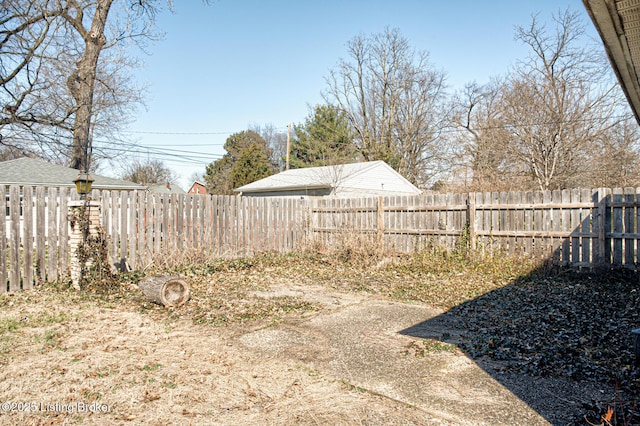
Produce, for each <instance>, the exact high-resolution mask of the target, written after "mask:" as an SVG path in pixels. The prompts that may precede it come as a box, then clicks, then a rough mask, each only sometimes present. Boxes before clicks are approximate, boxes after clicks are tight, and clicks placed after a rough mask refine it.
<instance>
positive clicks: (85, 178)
mask: <svg viewBox="0 0 640 426" xmlns="http://www.w3.org/2000/svg"><path fill="white" fill-rule="evenodd" d="M73 183H75V184H76V191H77V192H78V195H80V198H82V199H86V198H87V194H88V193H90V192H91V185H92V184H93V178H92V177H91V175H90V174H89V173H87V172H80V173H78V176H77V177H76V178H75V179H74V180H73Z"/></svg>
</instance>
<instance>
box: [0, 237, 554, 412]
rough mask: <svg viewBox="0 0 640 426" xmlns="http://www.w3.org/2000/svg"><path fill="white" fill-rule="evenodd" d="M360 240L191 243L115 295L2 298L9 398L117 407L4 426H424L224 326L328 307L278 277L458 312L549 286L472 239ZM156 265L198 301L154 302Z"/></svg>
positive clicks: (60, 292)
mask: <svg viewBox="0 0 640 426" xmlns="http://www.w3.org/2000/svg"><path fill="white" fill-rule="evenodd" d="M351 237H352V236H349V235H344V236H342V237H341V238H342V240H341V244H338V245H336V246H335V248H333V249H331V250H330V249H327V248H325V247H316V248H318V249H320V250H319V251H311V250H307V251H301V252H298V253H292V254H275V253H263V254H260V255H256V256H253V257H250V258H235V259H232V258H220V257H216V258H213V257H210V256H208V255H206V254H205V253H202V252H190V253H181V254H180V255H174V256H173V257H164V258H162V259H155V261H154V263H153V264H152V265H151V267H149V268H148V269H147V270H145V271H141V272H133V273H128V274H121V275H120V277H119V278H120V284H119V286H118V287H117V288H114V289H107V290H106V291H94V292H77V291H74V290H72V289H70V288H69V286H68V285H67V284H66V283H58V284H57V285H52V286H47V287H41V288H38V289H36V290H34V291H31V292H24V293H18V294H12V295H0V309H1V310H2V315H0V365H1V366H2V370H1V371H2V372H1V373H0V402H3V401H9V400H13V401H17V400H22V401H41V402H67V403H70V402H74V401H75V402H78V401H83V402H91V401H98V402H108V403H109V405H110V410H111V411H110V413H109V414H108V415H107V416H104V415H103V416H98V415H91V414H88V415H82V416H78V415H76V416H71V415H70V414H69V413H66V414H65V413H54V412H49V413H44V414H41V415H39V416H38V417H32V416H28V415H26V414H25V413H17V412H14V413H13V414H12V417H9V418H7V417H5V418H0V424H17V423H23V424H55V423H65V422H67V423H68V422H71V421H73V422H79V423H87V424H114V423H116V424H117V423H127V422H133V423H132V424H139V423H146V424H175V423H176V422H177V423H189V422H192V423H193V424H212V423H216V422H220V423H227V424H233V423H238V422H241V423H244V424H251V421H255V422H265V421H268V422H270V423H272V424H291V423H298V424H317V423H318V422H320V423H334V424H338V423H339V424H361V423H365V424H366V423H373V424H381V422H382V419H384V420H385V421H390V422H391V423H393V422H394V421H395V422H396V423H397V424H403V423H406V424H412V423H414V421H415V423H419V421H417V420H416V417H415V416H414V417H412V416H413V414H411V413H410V412H409V411H403V410H404V409H402V410H399V411H397V410H398V408H397V407H392V406H387V405H385V404H386V403H385V402H384V401H381V400H379V399H377V398H378V397H375V396H373V395H368V394H363V393H362V392H358V391H357V389H355V390H354V389H350V388H349V387H348V386H345V385H344V384H341V383H336V382H333V381H331V380H328V379H326V378H325V377H322V376H321V375H319V374H318V373H317V372H313V371H308V370H303V369H302V370H301V369H300V366H299V365H292V364H287V363H286V362H283V361H277V360H272V359H259V360H256V359H255V358H254V357H251V356H249V355H247V354H245V353H244V352H243V350H242V349H241V348H236V347H233V346H229V344H230V343H229V342H228V341H227V340H225V337H224V336H225V334H223V333H222V331H223V330H224V331H228V330H229V329H238V330H241V329H245V330H246V329H247V328H252V327H257V326H259V325H262V326H264V325H268V324H275V323H278V322H280V321H283V320H285V319H287V318H291V317H299V316H304V315H312V314H314V313H315V312H318V311H322V310H323V309H325V306H323V305H322V304H320V303H316V302H311V301H309V300H307V299H305V298H303V297H300V296H297V295H282V296H270V297H266V296H261V294H262V293H266V292H267V291H268V290H269V289H270V288H271V287H272V286H273V285H275V284H278V285H279V286H281V287H287V286H288V285H296V286H302V287H304V286H305V285H308V286H323V287H325V288H328V289H330V290H331V291H338V292H365V293H367V294H373V295H376V296H378V297H386V298H392V299H396V300H403V301H413V302H421V303H425V304H429V305H432V306H436V307H439V308H442V309H443V310H449V309H451V308H453V307H456V306H460V305H464V304H465V302H469V301H472V300H476V299H478V298H479V297H480V296H482V295H487V294H489V293H491V292H493V291H495V290H497V289H503V288H505V287H506V286H509V285H517V284H518V283H521V282H524V283H525V284H527V286H529V287H530V288H531V289H532V291H534V292H535V288H536V286H535V282H536V280H537V279H538V278H536V277H537V271H538V269H539V268H540V265H539V264H538V263H536V262H535V261H533V260H531V259H526V258H524V259H523V258H513V257H509V256H502V255H487V256H478V255H476V254H473V253H470V252H469V251H468V250H466V248H465V247H464V246H460V247H458V248H457V249H456V250H452V251H440V250H437V249H433V248H430V249H425V250H423V251H421V252H418V253H415V254H414V255H412V256H398V257H384V256H382V255H381V254H380V251H379V250H378V248H377V242H376V241H374V240H373V239H371V238H369V237H363V238H361V239H357V238H356V239H354V238H351ZM150 274H171V275H173V274H179V275H181V276H183V277H185V278H186V279H187V281H188V283H189V285H190V286H191V293H192V300H191V301H190V302H189V303H187V304H186V305H184V306H182V307H180V308H175V309H165V308H162V307H159V306H157V305H155V304H152V303H149V302H146V301H144V300H143V298H142V295H141V294H140V293H139V291H138V290H137V287H136V286H135V284H136V283H137V282H138V281H139V280H140V279H142V278H143V277H144V275H150ZM561 280H562V278H561ZM525 287H526V286H525ZM481 326H484V325H482V324H479V325H478V327H481ZM221 327H224V328H221ZM454 350H458V349H456V348H455V347H453V346H452V345H448V344H441V343H440V342H437V341H426V343H423V344H416V345H413V346H411V347H407V351H406V354H407V355H413V356H416V357H422V356H428V354H429V353H431V352H438V351H454ZM532 374H535V372H533V373H532ZM212 393H214V394H215V395H216V398H217V399H216V401H215V403H214V404H213V405H212V403H211V394H212ZM370 404H376V405H375V406H376V407H377V408H376V410H371V409H370V406H371V405H370ZM310 407H313V408H310ZM394 410H396V411H394ZM381 413H385V416H383V417H382V418H380V417H376V416H380V415H381ZM394 413H395V414H394ZM372 416H373V417H372ZM394 416H395V417H394Z"/></svg>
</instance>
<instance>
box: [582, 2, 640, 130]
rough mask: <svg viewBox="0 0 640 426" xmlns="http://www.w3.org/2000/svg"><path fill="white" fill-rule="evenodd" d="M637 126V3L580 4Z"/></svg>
mask: <svg viewBox="0 0 640 426" xmlns="http://www.w3.org/2000/svg"><path fill="white" fill-rule="evenodd" d="M582 2H583V3H584V6H585V8H586V9H587V12H588V13H589V16H590V17H591V20H592V21H593V23H594V25H595V27H596V29H597V30H598V33H600V38H601V39H602V41H603V43H604V47H605V50H606V51H607V55H608V56H609V61H610V62H611V65H612V67H613V70H614V71H615V73H616V76H617V77H618V81H619V82H620V84H621V85H622V89H623V90H624V93H625V95H626V96H627V100H628V101H629V104H630V105H631V109H632V110H633V112H634V114H635V116H636V120H637V121H638V122H639V123H640V81H639V76H640V37H638V27H640V0H626V1H620V0H582Z"/></svg>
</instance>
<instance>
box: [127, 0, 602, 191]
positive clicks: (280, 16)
mask: <svg viewBox="0 0 640 426" xmlns="http://www.w3.org/2000/svg"><path fill="white" fill-rule="evenodd" d="M173 3H174V11H173V13H170V12H165V13H162V14H160V15H159V16H158V17H157V25H158V27H159V28H160V29H161V30H162V31H163V32H164V37H163V38H162V39H161V40H160V41H157V42H155V43H153V44H152V45H150V46H149V47H148V48H147V49H146V51H147V54H140V59H141V61H142V62H143V63H144V66H143V67H142V68H140V69H138V70H136V71H135V74H134V77H135V78H136V80H137V82H138V84H140V85H144V86H146V89H145V91H144V98H145V103H146V108H141V109H139V111H138V112H137V114H136V116H135V121H134V122H133V123H132V124H131V125H130V126H129V130H128V132H127V133H125V136H127V138H129V139H130V140H131V141H132V142H135V143H137V144H138V145H139V146H140V149H139V152H140V153H139V154H131V155H132V156H131V157H128V159H131V158H134V157H136V156H137V157H138V159H139V160H141V161H146V160H148V159H152V160H155V159H159V160H161V161H163V162H164V164H165V165H166V166H167V167H168V168H170V169H171V170H172V171H173V172H174V173H175V174H176V176H177V177H178V180H177V182H176V183H177V184H178V185H179V186H181V187H182V188H183V189H185V190H187V189H188V188H189V187H190V186H191V183H192V182H193V181H192V177H193V175H194V174H195V173H198V174H202V173H204V171H205V167H206V165H207V164H209V163H211V162H212V161H215V160H216V159H218V158H220V157H221V156H222V155H223V154H224V153H225V151H224V149H223V145H224V143H225V140H226V139H227V137H229V136H230V135H231V134H233V133H237V132H241V131H243V130H247V129H248V128H250V127H255V126H263V127H264V126H267V125H269V126H272V127H274V128H276V129H278V130H280V131H282V132H286V130H287V125H288V124H289V123H291V124H292V125H293V124H301V123H304V121H305V119H306V118H307V117H308V116H309V114H310V112H311V109H312V108H313V107H314V106H315V105H318V104H322V103H324V101H323V98H322V91H323V90H325V89H326V82H325V77H327V76H328V75H329V71H330V70H331V69H332V68H334V67H335V66H336V64H337V63H338V61H339V60H340V59H348V53H347V47H346V46H347V43H348V42H349V41H350V40H352V39H353V38H354V37H355V36H358V35H365V36H368V35H373V34H377V33H381V32H383V31H384V30H385V29H386V28H398V29H399V30H400V33H401V34H402V36H403V37H405V38H406V39H407V40H408V41H409V43H410V45H411V47H412V48H413V49H415V50H416V51H426V52H428V53H429V55H430V61H431V63H432V65H433V66H434V67H435V68H437V69H440V70H443V71H444V72H445V73H446V75H447V85H448V87H449V90H450V91H451V92H454V91H456V90H460V89H462V88H463V87H464V85H465V84H466V83H470V82H473V81H475V82H477V83H480V84H483V83H486V82H488V81H489V79H490V77H492V76H498V75H503V74H505V73H507V72H508V71H509V69H510V68H511V67H512V66H513V65H514V64H516V63H517V61H518V60H522V59H524V58H525V57H526V55H527V54H528V53H529V51H528V50H527V48H526V47H525V46H523V45H522V44H521V43H520V42H518V41H516V40H515V38H514V34H515V28H516V26H526V25H528V24H530V23H531V17H532V15H533V14H539V15H538V17H539V18H538V19H540V21H541V22H548V26H549V28H553V26H552V21H551V18H552V15H553V14H557V13H558V12H559V11H564V10H566V9H567V8H568V9H570V10H572V11H576V12H578V13H579V14H580V16H581V19H582V21H583V23H584V24H585V26H586V28H587V33H588V35H590V36H591V37H594V38H596V37H597V33H596V31H595V28H594V27H593V24H592V22H591V21H590V19H589V16H588V15H587V13H586V10H585V8H584V6H583V4H582V0H517V1H514V0H500V1H496V0H487V1H479V0H447V1H442V0H438V1H436V0H393V1H390V0H387V1H382V0H321V1H319V0H313V1H312V0H212V1H211V2H210V4H209V5H207V4H205V3H204V2H201V1H198V0H178V1H174V2H173ZM115 172H116V173H117V170H116V171H115Z"/></svg>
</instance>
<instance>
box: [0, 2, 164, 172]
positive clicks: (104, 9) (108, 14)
mask: <svg viewBox="0 0 640 426" xmlns="http://www.w3.org/2000/svg"><path fill="white" fill-rule="evenodd" d="M163 5H168V6H169V7H170V3H167V2H163V1H161V0H94V1H84V0H0V11H1V12H0V86H1V92H0V103H1V104H3V105H4V108H3V110H2V111H0V131H2V134H3V136H4V137H3V143H5V144H13V145H17V146H20V145H21V144H22V145H23V146H25V147H27V144H28V141H31V140H34V141H35V142H37V143H38V144H39V146H38V147H36V148H39V149H40V150H41V151H45V152H47V154H48V155H52V156H58V157H60V156H67V157H69V158H70V165H71V166H72V167H74V168H78V169H80V168H82V169H89V167H90V163H89V162H90V158H91V147H92V142H93V140H94V138H95V137H96V136H100V135H104V136H112V135H113V134H114V131H115V130H117V129H118V127H119V124H121V123H122V118H123V117H124V118H126V117H127V114H126V111H127V109H128V108H129V107H130V106H131V105H132V103H135V102H139V101H140V96H139V91H137V90H136V88H135V87H133V85H132V84H131V81H130V80H129V79H128V76H127V74H126V71H127V70H128V69H129V66H130V65H131V62H129V61H127V59H126V55H125V54H124V50H123V46H125V45H126V44H127V43H129V42H131V41H136V42H139V43H144V42H145V40H150V39H152V38H153V37H154V34H155V31H154V29H153V23H154V18H155V15H156V14H157V13H158V11H159V10H161V9H162V8H163ZM69 139H70V140H71V142H70V143H69V142H68V140H69ZM30 149H33V147H31V148H30Z"/></svg>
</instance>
